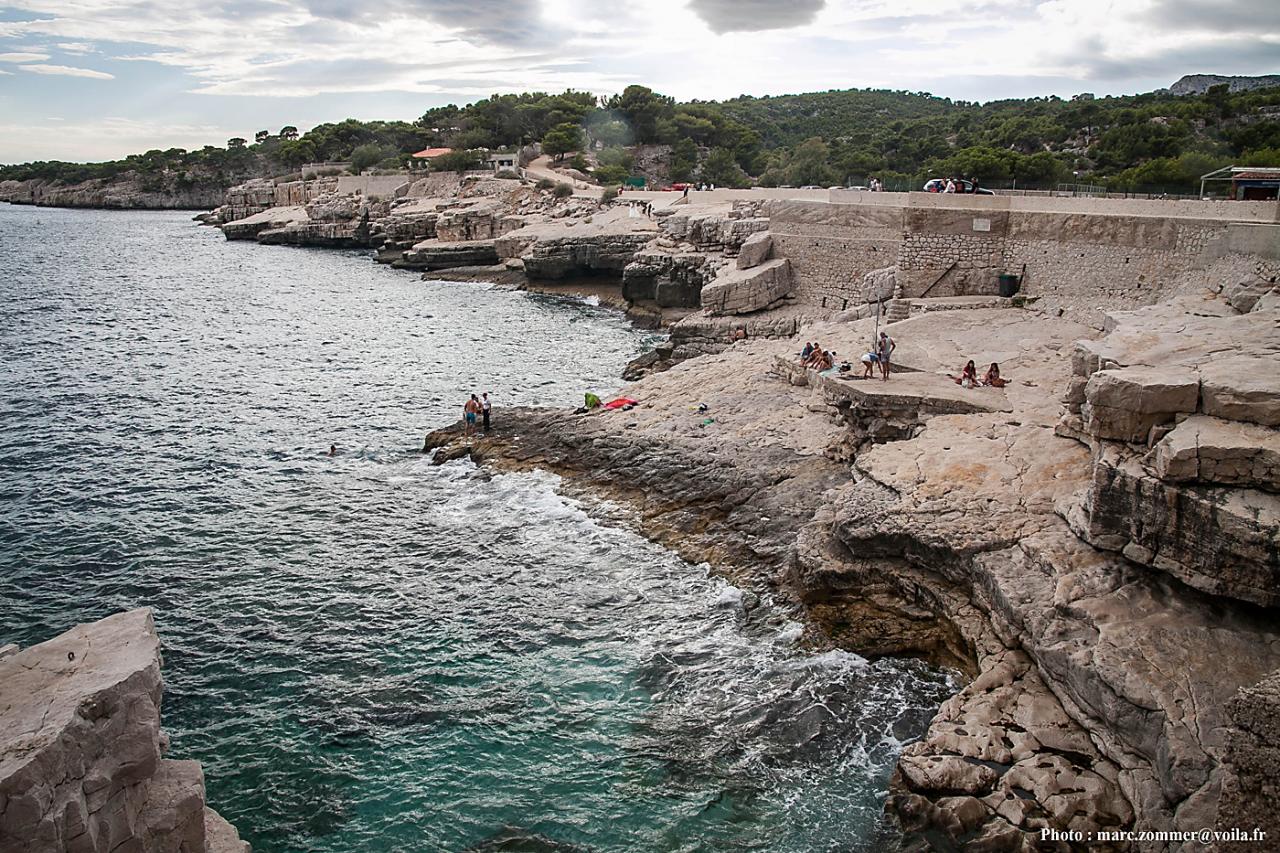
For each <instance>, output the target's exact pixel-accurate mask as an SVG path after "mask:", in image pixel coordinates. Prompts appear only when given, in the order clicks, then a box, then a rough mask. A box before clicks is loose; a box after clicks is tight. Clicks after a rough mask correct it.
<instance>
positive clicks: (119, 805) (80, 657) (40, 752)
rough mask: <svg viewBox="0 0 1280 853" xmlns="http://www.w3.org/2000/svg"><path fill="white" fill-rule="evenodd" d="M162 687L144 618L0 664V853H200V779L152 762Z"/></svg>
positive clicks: (113, 619)
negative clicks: (68, 852) (0, 852)
mask: <svg viewBox="0 0 1280 853" xmlns="http://www.w3.org/2000/svg"><path fill="white" fill-rule="evenodd" d="M162 689H163V687H162V684H161V680H160V640H159V638H158V637H157V636H156V632H155V625H154V623H153V621H152V617H151V611H150V610H149V609H146V608H143V609H139V610H132V611H129V612H127V613H119V614H117V615H115V616H109V617H107V618H106V619H103V620H101V621H99V622H94V623H92V624H89V625H81V626H78V627H76V628H73V629H71V630H70V631H67V632H66V633H65V634H62V635H61V636H58V637H55V638H54V639H52V640H49V641H47V642H44V643H40V644H38V645H35V646H31V647H30V648H27V649H24V650H23V651H20V652H17V653H16V654H13V655H11V656H9V657H7V658H4V659H3V660H0V850H15V851H16V850H23V851H30V853H43V851H66V850H74V851H77V852H78V853H79V851H85V853H110V851H126V850H128V851H141V853H205V851H206V830H205V827H206V824H207V820H206V807H205V802H204V775H203V773H202V772H201V770H200V765H199V764H197V763H196V762H194V761H169V760H162V759H161V754H162V751H163V747H164V744H165V743H166V739H165V738H164V736H163V735H162V733H161V731H160V697H161V693H162ZM219 820H220V819H219ZM232 832H233V833H234V830H232ZM241 850H243V848H241Z"/></svg>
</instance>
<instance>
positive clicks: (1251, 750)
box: [1215, 671, 1280, 850]
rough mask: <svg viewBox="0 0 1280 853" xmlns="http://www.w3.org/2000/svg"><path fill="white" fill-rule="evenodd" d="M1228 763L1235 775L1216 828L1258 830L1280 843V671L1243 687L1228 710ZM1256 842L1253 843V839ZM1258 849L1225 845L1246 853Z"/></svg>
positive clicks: (1230, 779) (1224, 795) (1249, 846)
mask: <svg viewBox="0 0 1280 853" xmlns="http://www.w3.org/2000/svg"><path fill="white" fill-rule="evenodd" d="M1227 713H1228V715H1229V716H1230V721H1231V727H1230V729H1229V731H1228V734H1227V762H1228V764H1229V765H1230V767H1231V770H1232V775H1231V776H1230V777H1229V779H1228V783H1227V784H1225V785H1224V786H1223V792H1222V802H1221V805H1220V806H1219V808H1218V815H1217V821H1216V822H1215V825H1216V826H1217V827H1220V828H1223V829H1226V828H1230V827H1241V828H1244V829H1246V830H1248V831H1250V832H1251V831H1252V830H1253V829H1255V828H1257V829H1260V830H1262V831H1263V832H1265V833H1266V838H1267V839H1268V840H1269V839H1272V838H1280V810H1277V809H1276V803H1278V802H1280V671H1278V672H1275V673H1272V674H1271V675H1269V676H1268V677H1267V678H1265V679H1263V680H1262V681H1261V682H1259V683H1258V684H1256V685H1252V686H1249V687H1244V688H1242V689H1241V690H1240V692H1239V693H1237V694H1236V696H1235V698H1234V699H1232V700H1231V702H1230V704H1229V705H1228V709H1227ZM1250 841H1252V839H1250ZM1251 847H1252V848H1256V847H1257V845H1256V844H1240V845H1235V846H1227V845H1224V847H1223V849H1227V850H1236V849H1238V850H1248V849H1251Z"/></svg>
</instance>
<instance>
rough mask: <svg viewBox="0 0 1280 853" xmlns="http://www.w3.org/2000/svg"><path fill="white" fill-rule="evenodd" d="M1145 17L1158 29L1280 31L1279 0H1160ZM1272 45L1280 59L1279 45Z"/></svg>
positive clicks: (1220, 31) (1276, 58)
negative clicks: (1276, 46)
mask: <svg viewBox="0 0 1280 853" xmlns="http://www.w3.org/2000/svg"><path fill="white" fill-rule="evenodd" d="M1147 20H1148V21H1149V22H1150V23H1151V24H1152V25H1154V26H1156V27H1158V28H1160V29H1175V30H1182V29H1189V30H1200V31H1202V32H1209V33H1215V34H1217V33H1245V32H1250V33H1258V34H1263V33H1267V32H1270V33H1272V34H1275V33H1277V32H1280V3H1278V2H1276V0H1159V2H1157V3H1155V4H1154V5H1153V6H1152V7H1151V8H1150V9H1149V10H1147ZM1273 49H1274V50H1275V54H1274V56H1273V58H1274V59H1275V60H1276V61H1277V62H1278V63H1280V47H1278V48H1273Z"/></svg>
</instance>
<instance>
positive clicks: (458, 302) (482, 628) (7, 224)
mask: <svg viewBox="0 0 1280 853" xmlns="http://www.w3.org/2000/svg"><path fill="white" fill-rule="evenodd" d="M592 302H593V300H589V299H580V298H570V297H564V296H546V295H536V294H531V293H527V292H522V291H516V290H511V289H502V288H498V287H495V286H491V285H486V284H482V283H481V284H459V283H446V282H438V281H423V280H421V279H420V278H419V277H418V276H417V275H414V274H409V273H405V272H400V271H394V270H391V269H389V268H387V267H384V266H380V265H377V264H375V263H374V262H373V261H372V260H371V258H370V256H369V254H368V253H367V252H358V251H335V250H318V249H297V248H290V247H265V246H258V245H256V244H251V243H230V242H227V241H226V240H224V239H223V237H222V235H221V233H220V232H219V231H218V230H217V229H214V228H209V227H202V226H199V225H197V224H195V223H193V222H192V221H191V220H190V218H189V214H184V213H173V212H109V211H85V210H60V209H48V208H33V207H11V206H8V205H0V643H5V642H17V643H19V644H21V645H24V646H25V645H29V644H33V643H37V642H40V641H42V640H46V639H49V638H51V637H53V636H56V635H58V634H60V633H62V632H63V631H65V630H67V629H69V628H71V627H73V626H74V625H75V624H77V623H80V622H86V621H91V620H95V619H99V618H102V617H104V616H107V615H109V614H111V613H114V612H117V611H120V610H124V609H127V608H134V607H142V606H146V607H151V608H153V609H154V612H155V620H156V625H157V628H158V631H159V634H160V637H161V640H162V643H163V653H164V668H163V673H164V678H165V695H164V704H163V724H164V728H165V730H166V731H167V732H168V733H169V734H170V736H171V739H172V744H171V747H170V751H169V757H171V758H193V759H198V760H199V761H200V762H202V764H203V766H204V771H205V778H206V784H207V789H208V799H209V802H210V804H211V805H212V806H213V807H215V808H216V809H218V811H219V812H221V813H222V814H223V815H224V816H225V817H226V818H228V819H229V820H230V821H231V822H232V823H234V824H235V825H236V827H237V828H238V829H239V831H240V833H241V835H242V836H243V837H244V838H245V839H246V840H248V841H249V842H251V843H252V845H253V848H254V850H256V851H264V853H271V852H273V851H280V853H283V852H284V851H326V852H327V851H332V853H339V851H341V853H352V852H353V851H357V853H358V852H359V851H537V853H542V851H599V853H605V852H606V851H619V852H620V853H621V851H722V850H723V851H783V853H786V851H796V853H801V852H802V851H803V853H808V852H809V851H862V850H867V851H870V850H879V849H884V848H886V847H889V846H892V844H893V836H892V832H891V830H890V829H889V828H888V827H886V826H885V825H884V822H883V820H882V818H881V814H882V810H883V804H884V798H885V796H886V789H887V784H888V778H889V774H890V772H891V771H892V768H893V765H894V762H895V759H896V757H897V755H898V754H899V752H900V751H901V749H902V747H903V746H904V745H905V744H907V743H909V742H910V741H911V740H913V739H914V738H917V737H919V736H920V735H921V734H922V733H923V731H924V729H925V727H926V725H927V723H928V720H929V719H930V718H931V716H932V715H933V713H934V712H935V711H936V709H937V706H938V704H939V702H940V701H941V700H942V699H943V698H944V697H945V696H947V695H948V694H949V693H950V692H951V691H952V690H953V685H952V682H951V679H950V677H949V676H948V674H947V673H945V672H942V671H938V670H935V669H932V668H930V667H928V666H926V665H924V664H922V663H919V662H914V661H897V660H879V661H875V662H869V661H867V660H865V659H863V658H861V657H859V656H858V655H856V654H852V653H849V652H843V651H824V652H815V651H812V650H809V649H806V648H805V647H804V646H803V645H802V644H801V643H800V636H801V629H800V625H799V624H798V623H797V622H796V614H794V613H793V612H791V610H789V609H788V607H787V606H786V605H785V604H783V603H781V602H779V601H776V600H774V599H773V598H772V597H771V596H770V595H769V594H768V591H767V590H747V589H739V588H736V587H734V586H732V585H731V584H729V583H727V582H725V581H724V580H722V579H720V578H718V577H716V576H715V575H714V574H713V573H712V572H711V571H710V570H709V568H708V567H707V566H705V565H693V564H690V563H687V562H685V561H683V560H681V559H679V558H678V557H676V556H675V555H674V554H672V553H670V552H668V551H666V550H664V549H663V548H661V547H659V546H657V545H655V544H653V543H650V542H648V541H646V540H645V539H643V538H641V537H640V536H638V535H636V534H635V533H634V532H632V531H630V530H628V529H627V528H626V526H625V523H613V524H605V523H603V522H601V521H598V520H597V519H598V518H600V517H601V513H600V511H599V510H600V509H601V508H600V507H597V506H590V505H585V504H583V503H581V502H579V501H576V500H572V499H569V498H567V497H565V496H563V495H561V494H560V493H559V491H558V490H557V480H556V478H555V477H554V476H552V475H550V474H546V473H536V472H535V473H524V474H501V475H499V474H495V473H491V472H489V471H486V470H483V469H478V468H476V467H475V466H474V465H472V464H471V463H470V462H466V461H458V462H452V463H449V464H447V465H443V466H439V467H433V466H432V465H431V464H430V463H429V460H428V459H427V458H425V457H424V456H422V455H421V454H420V453H419V449H420V447H421V444H422V439H423V435H424V433H425V432H427V431H428V430H430V429H433V428H435V427H439V426H442V425H444V424H447V423H451V422H453V421H455V420H456V419H457V418H458V417H459V415H460V413H461V410H462V405H463V403H464V401H465V399H466V396H467V395H468V394H470V393H477V394H478V393H481V392H488V393H489V395H490V398H491V399H492V400H493V415H494V425H495V428H499V429H500V428H501V426H502V418H503V414H502V413H503V409H504V408H505V407H508V406H513V405H539V406H562V407H571V406H574V405H578V404H580V402H581V400H582V397H583V393H584V392H586V391H594V392H596V393H598V394H600V395H601V396H604V395H605V394H607V393H609V392H611V391H614V390H616V389H617V388H618V387H619V385H620V384H621V382H620V379H619V375H620V372H621V370H622V367H623V365H624V364H625V363H626V362H627V361H628V360H629V359H631V358H633V357H635V356H636V355H637V354H639V353H641V352H643V351H644V350H645V349H646V348H648V347H651V346H652V345H653V344H654V342H655V340H656V338H655V337H654V334H655V333H653V332H646V331H641V330H638V329H636V328H633V327H632V326H631V325H630V324H629V323H628V322H627V321H626V319H625V318H624V317H623V316H622V314H621V313H620V312H618V311H616V310H613V309H611V308H607V307H601V306H600V305H598V304H592ZM331 445H332V446H333V447H334V448H335V450H336V453H335V455H333V456H329V455H328V450H329V448H330V446H331ZM612 515H614V516H616V515H617V514H616V513H614V514H612ZM3 689H4V686H3V685H0V690H3Z"/></svg>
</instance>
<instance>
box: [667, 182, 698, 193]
mask: <svg viewBox="0 0 1280 853" xmlns="http://www.w3.org/2000/svg"><path fill="white" fill-rule="evenodd" d="M667 189H670V190H674V191H675V192H678V193H680V192H684V191H685V190H691V189H693V184H686V183H675V184H672V185H671V186H670V187H668V188H667Z"/></svg>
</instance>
